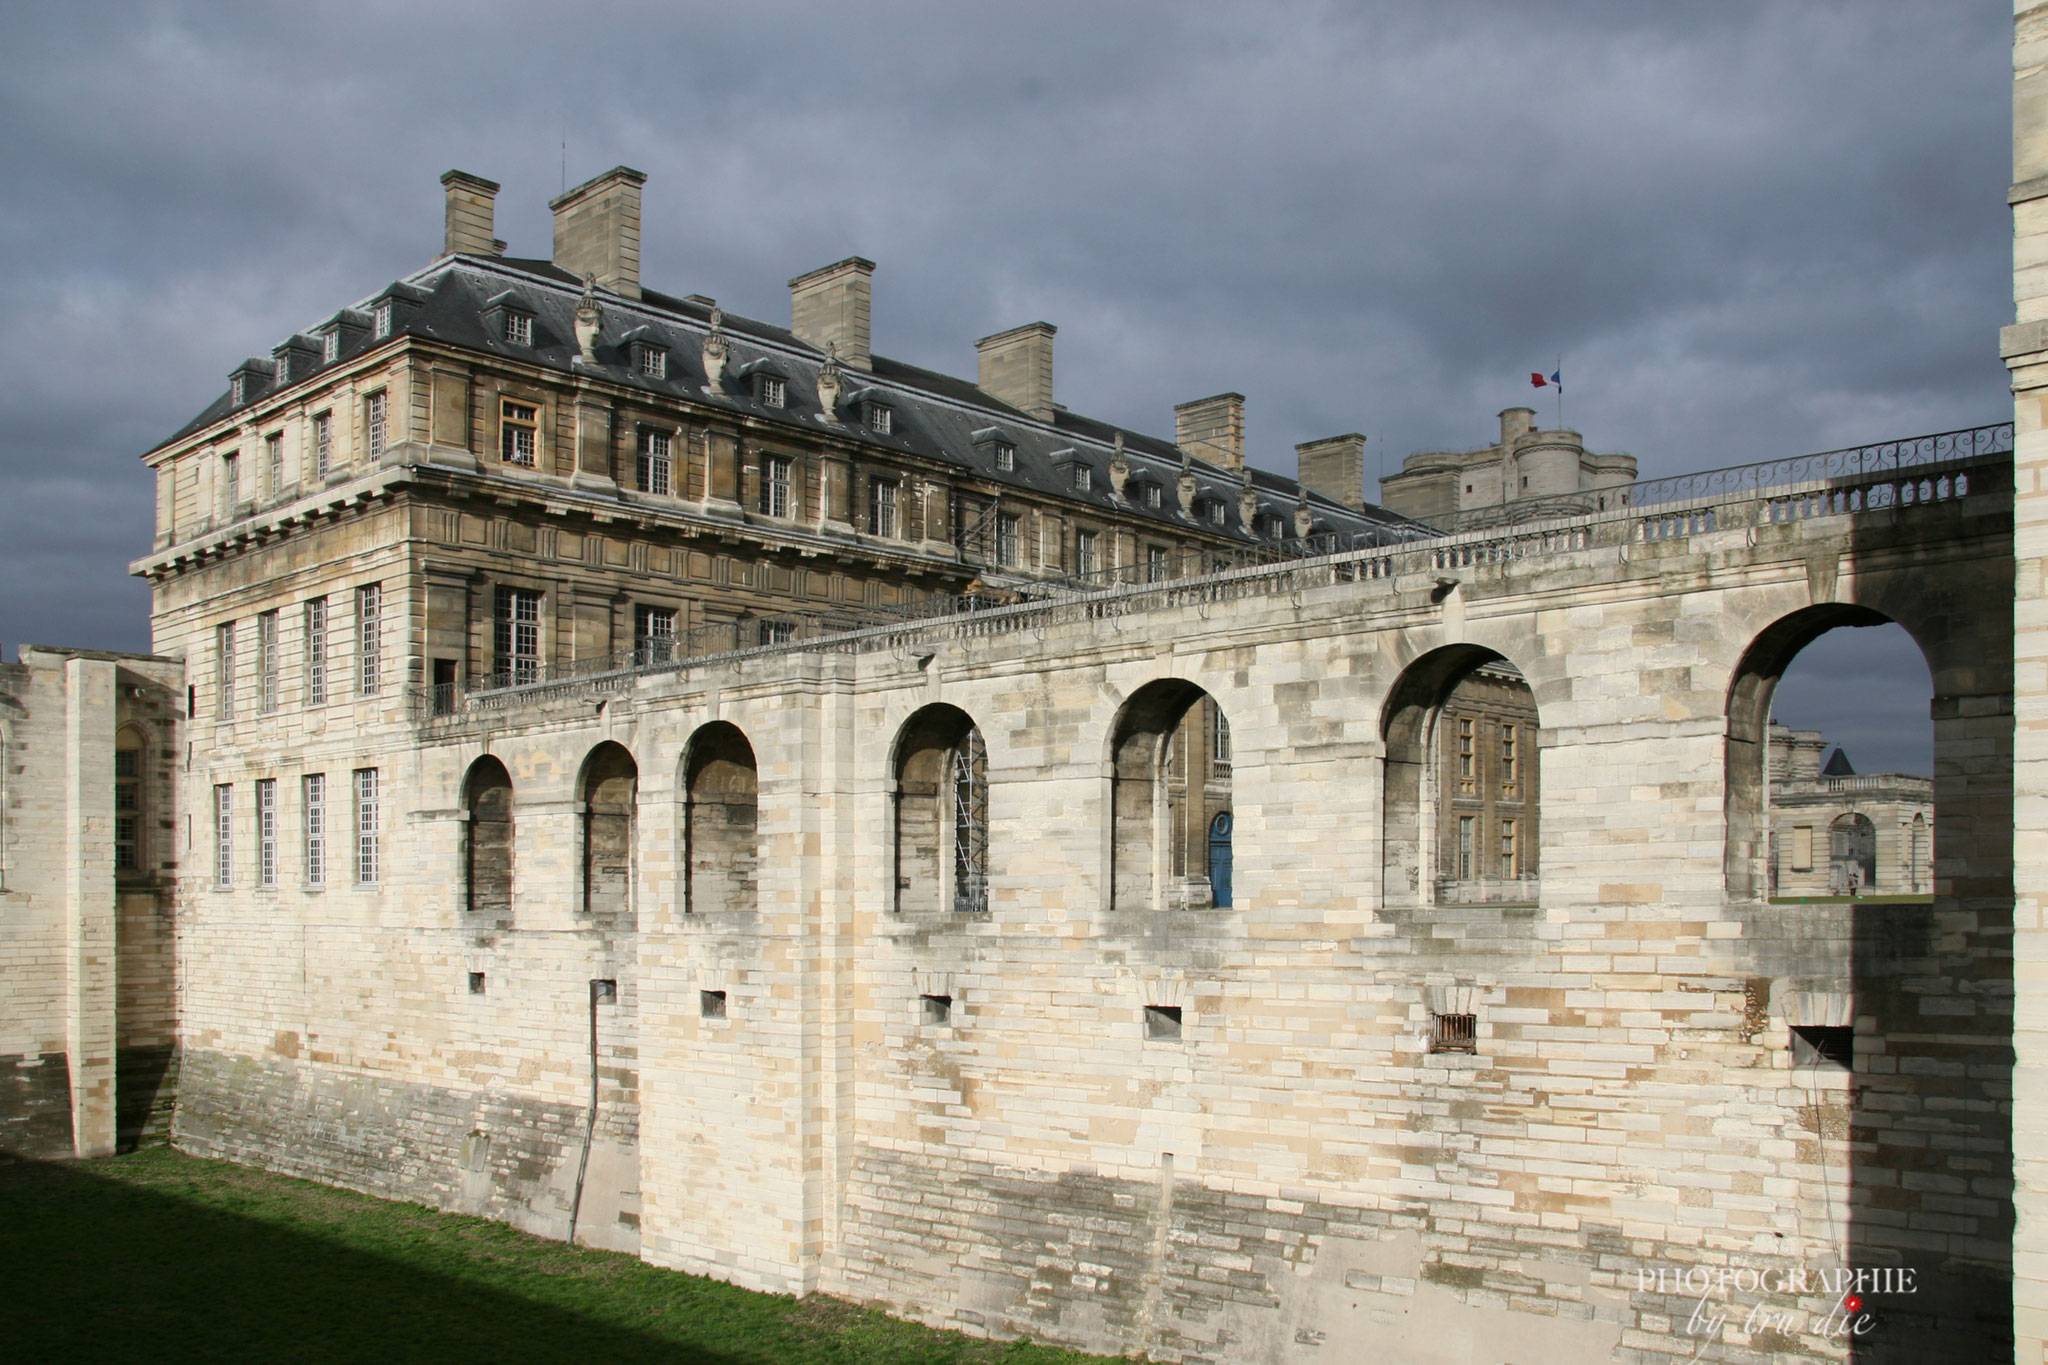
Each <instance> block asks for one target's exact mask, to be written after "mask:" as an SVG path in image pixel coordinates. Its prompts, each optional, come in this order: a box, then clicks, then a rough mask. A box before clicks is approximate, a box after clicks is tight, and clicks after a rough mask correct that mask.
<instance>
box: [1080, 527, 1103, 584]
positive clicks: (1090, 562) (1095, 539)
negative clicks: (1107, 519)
mask: <svg viewBox="0 0 2048 1365" xmlns="http://www.w3.org/2000/svg"><path fill="white" fill-rule="evenodd" d="M1100 539H1101V538H1100V537H1099V536H1097V535H1096V533H1095V532H1093V531H1076V532H1075V533H1074V572H1075V573H1078V574H1083V575H1085V574H1092V573H1094V572H1095V569H1096V546H1097V544H1098V543H1099V541H1100Z"/></svg>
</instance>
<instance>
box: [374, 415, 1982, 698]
mask: <svg viewBox="0 0 2048 1365" xmlns="http://www.w3.org/2000/svg"><path fill="white" fill-rule="evenodd" d="M2012 430H2013V429H2012V423H2010V422H2005V423H2000V424H1997V425H1993V426H1988V427H1971V428H1967V429H1964V430H1960V431H1951V432H1941V433H1937V434H1935V435H1931V436H1917V437H1912V438H1909V439H1906V440H1901V441H1887V442H1881V443H1878V444H1876V445H1868V446H1854V447H1847V448H1844V449H1842V450H1833V451H1823V452H1821V453H1819V454H1815V455H1802V456H1797V457H1793V458H1790V459H1781V460H1771V461H1765V462H1763V463H1760V464H1754V465H1739V466H1733V467H1730V468H1727V469H1716V470H1707V471H1705V472H1703V473H1699V474H1687V475H1681V476H1678V477H1675V478H1669V479H1652V480H1643V481H1639V482H1637V483H1634V484H1627V485H1622V486H1621V487H1620V488H1619V489H1608V490H1600V491H1601V493H1603V494H1606V495H1610V500H1609V502H1608V505H1607V507H1606V508H1605V509H1598V508H1596V509H1593V512H1592V515H1593V516H1594V518H1595V519H1594V520H1593V521H1592V522H1590V523H1587V522H1583V521H1582V522H1580V523H1578V524H1575V525H1563V526H1549V527H1543V528H1540V529H1538V528H1534V527H1528V523H1531V522H1535V521H1539V520H1542V519H1543V518H1544V517H1545V516H1563V517H1585V516H1587V515H1588V511H1587V509H1586V508H1585V507H1584V506H1582V505H1580V504H1583V503H1584V502H1585V501H1586V498H1587V497H1588V496H1589V495H1575V497H1574V498H1572V499H1537V500H1532V501H1531V502H1530V503H1525V504H1517V505H1516V506H1518V507H1520V508H1523V509H1527V510H1525V511H1524V513H1523V514H1521V515H1518V516H1517V517H1516V518H1515V520H1514V522H1513V523H1509V522H1505V521H1501V520H1498V519H1496V520H1494V521H1491V522H1486V523H1484V524H1483V525H1481V524H1461V523H1462V522H1463V521H1464V520H1466V518H1464V517H1462V516H1461V517H1458V518H1449V519H1439V520H1438V521H1437V522H1435V523H1432V524H1429V525H1425V524H1423V523H1421V522H1414V521H1405V520H1404V521H1400V522H1394V523H1390V524H1387V525H1384V526H1381V527H1377V528H1374V529H1372V530H1368V531H1363V532H1357V533H1334V534H1322V535H1316V536H1311V537H1308V538H1305V539H1296V540H1285V541H1275V542H1266V543H1261V544H1253V545H1240V546H1232V547H1228V548H1211V549H1203V550H1198V551H1190V552H1186V553H1183V554H1179V555H1174V556H1169V557H1167V558H1165V559H1163V560H1149V561H1148V562H1147V563H1144V564H1128V565H1118V566H1114V567H1110V568H1104V569H1100V570H1096V571H1094V572H1091V573H1082V574H1070V575H1067V576H1065V577H1061V578H1052V579H1025V578H1023V577H1021V576H1015V575H1014V573H1013V572H1012V573H1010V574H1009V575H1008V576H1002V575H1003V571H994V575H992V576H993V581H990V582H987V583H984V582H982V581H980V580H977V581H976V583H975V584H974V585H972V590H970V591H966V592H959V593H941V594H937V595H934V596H931V597H925V598H920V599H918V600H916V601H913V602H906V603H901V604H897V605H891V606H862V607H840V608H828V609H822V610H818V609H813V610H803V611H791V612H784V613H778V614H773V615H762V616H744V615H743V616H740V617H737V618H734V619H731V620H725V621H713V622H706V623H703V624H700V625H697V626H693V627H691V628H689V629H688V630H685V631H682V632H679V633H678V634H676V635H675V636H673V637H669V638H663V639H657V640H649V641H643V642H642V643H641V644H640V645H638V646H637V647H635V648H634V649H631V650H625V651H621V652H619V653H616V654H609V655H600V656H597V657H594V658H586V659H577V660H571V661H567V662H559V663H545V664H543V663H535V664H533V665H531V666H527V667H522V668H519V669H517V670H515V671H510V672H505V673H498V674H491V675H487V676H484V677H479V678H474V679H470V680H468V681H466V682H458V683H441V684H436V685H433V686H429V687H415V688H413V689H411V697H412V702H413V708H414V715H415V717H416V718H417V719H419V720H421V721H431V720H433V719H436V718H440V717H450V716H458V715H462V714H465V713H468V712H474V711H479V710H497V709H503V708H506V707H510V706H514V705H518V704H521V703H523V702H525V701H528V700H541V699H544V698H546V697H548V696H552V695H556V694H558V693H560V692H562V691H565V690H574V691H578V692H581V691H587V690H591V689H597V690H611V689H617V688H623V687H626V686H629V685H630V684H631V682H632V680H633V679H634V678H636V677H639V676H642V675H646V674H653V673H668V672H676V671H679V670H681V669H683V668H688V667H695V666H698V665H702V664H706V663H714V662H718V661H721V660H729V659H741V658H747V657H752V656H757V655H763V654H770V653H779V652H784V651H787V650H791V649H810V650H818V649H824V650H830V651H835V652H848V653H859V652H865V651H868V650H872V649H878V648H892V647H898V646H905V647H907V646H910V645H912V644H914V643H917V642H921V641H928V642H937V641H939V640H943V639H961V638H968V637H976V636H984V635H994V634H999V633H1005V632H1008V631H1012V630H1015V629H1018V628H1020V627H1024V626H1043V625H1045V624H1048V622H1049V618H1052V617H1059V618H1065V617H1073V618H1075V619H1083V620H1089V621H1110V620H1114V619H1116V618H1118V617H1121V616H1124V615H1128V614H1130V613H1133V612H1140V611H1152V610H1158V609H1163V608H1170V607H1175V606H1186V605H1194V604H1208V603H1215V602H1223V601H1231V600H1237V599H1240V598H1245V597H1255V596H1268V595H1274V594H1286V593H1298V592H1300V591H1302V590H1303V589H1305V588H1310V587H1318V586H1325V585H1328V584H1331V583H1340V582H1363V581H1370V580H1382V579H1388V578H1391V577H1393V576H1395V575H1396V574H1397V573H1406V572H1409V571H1411V570H1424V569H1434V570H1443V569H1454V568H1464V567H1469V566H1474V565H1483V564H1495V563H1507V562H1511V561H1516V560H1522V559H1528V558H1533V557H1537V556H1543V555H1551V554H1558V553H1565V552H1569V551H1575V550H1585V549H1589V548H1591V547H1593V545H1594V544H1595V543H1596V540H1597V542H1598V543H1602V544H1605V543H1607V541H1608V540H1609V539H1611V536H1612V534H1613V533H1612V531H1611V529H1610V530H1609V531H1605V532H1602V533H1601V535H1599V536H1597V537H1596V535H1595V530H1596V528H1599V527H1600V526H1601V525H1602V522H1603V520H1609V519H1612V518H1613V517H1614V515H1615V514H1617V513H1620V514H1624V516H1623V520H1625V521H1626V522H1627V526H1626V529H1625V530H1624V531H1623V533H1622V534H1623V538H1625V539H1628V540H1638V539H1641V540H1659V539H1665V538H1671V537H1677V536H1683V535H1691V534H1698V533H1701V532H1704V531H1711V530H1714V529H1716V528H1717V527H1720V526H1723V525H1734V524H1739V523H1742V522H1746V521H1747V520H1756V521H1759V522H1764V521H1768V522H1777V521H1782V520H1794V519H1805V518H1808V517H1812V516H1824V515H1836V514H1842V513H1848V512H1856V511H1864V510H1871V509H1875V508H1879V507H1884V506H1905V505H1913V504H1916V503H1919V502H1935V501H1943V500H1947V499H1949V498H1957V497H1962V496H1964V495H1965V494H1966V493H1967V492H1968V489H1969V482H1968V476H1967V475H1966V474H1962V473H1959V472H1956V471H1952V470H1936V469H1935V468H1934V467H1935V466H1939V465H1943V464H1946V463H1948V462H1953V461H1962V460H1968V459H1972V458H1978V457H1982V456H1988V455H1996V454H2003V453H2006V452H2009V451H2010V450H2011V449H2012ZM1918 469H1926V470H1928V471H1929V476H1928V477H1926V478H1915V477H1912V476H1911V475H1910V474H1909V475H1908V477H1907V478H1905V479H1898V478H1895V477H1893V475H1895V474H1896V473H1899V472H1905V471H1912V470H1918ZM1859 477H1862V478H1866V479H1874V480H1875V482H1870V483H1867V484H1862V485H1857V486H1853V487H1851V488H1848V489H1843V488H1840V487H1835V488H1827V487H1817V488H1808V489H1805V490H1801V491H1798V492H1796V493H1792V492H1788V495H1787V496H1786V497H1782V498H1774V497H1772V496H1770V490H1772V489H1776V488H1788V490H1789V489H1790V488H1791V487H1792V486H1794V485H1798V484H1801V483H1806V484H1816V485H1818V484H1824V483H1825V482H1826V481H1827V480H1831V479H1832V480H1840V479H1851V480H1853V479H1857V478H1859ZM1615 494H1622V495H1625V496H1622V497H1613V496H1611V495H1615ZM1716 497H1719V498H1723V499H1725V500H1726V505H1727V507H1728V509H1729V510H1728V512H1727V514H1726V515H1723V514H1722V513H1720V512H1717V511H1716V510H1715V509H1714V508H1712V507H1694V508H1683V509H1680V508H1676V507H1674V509H1673V510H1672V511H1671V512H1670V513H1668V514H1664V515H1652V516H1648V517H1643V516H1640V515H1639V513H1640V512H1641V511H1642V510H1644V509H1649V508H1654V507H1657V506H1660V505H1669V504H1678V503H1681V502H1684V501H1687V500H1707V501H1711V500H1712V499H1714V498H1716ZM1744 502H1749V503H1753V504H1754V506H1752V507H1751V508H1749V509H1748V510H1747V511H1742V512H1740V513H1739V514H1738V512H1737V509H1736V505H1737V504H1739V503H1744ZM1567 503H1569V504H1571V506H1570V508H1569V510H1566V504H1567ZM1502 510H1503V509H1500V508H1492V509H1480V510H1479V512H1475V513H1474V514H1471V518H1470V519H1471V520H1473V521H1477V520H1478V519H1479V515H1480V512H1485V513H1493V514H1498V513H1500V512H1501V511H1502ZM1603 512H1604V513H1605V517H1604V518H1603V516H1602V513H1603ZM1454 526H1455V529H1453V527H1454ZM1511 526H1512V527H1516V528H1522V527H1527V529H1512V530H1510V529H1509V528H1510V527H1511ZM1488 529H1501V530H1505V531H1508V533H1507V534H1505V535H1501V536H1494V537H1488V536H1484V535H1480V534H1476V533H1477V532H1480V531H1483V530H1488Z"/></svg>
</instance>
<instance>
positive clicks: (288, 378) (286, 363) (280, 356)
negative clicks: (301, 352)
mask: <svg viewBox="0 0 2048 1365" xmlns="http://www.w3.org/2000/svg"><path fill="white" fill-rule="evenodd" d="M270 382H271V383H273V384H275V385H277V386H278V387H279V388H280V389H281V388H283V387H284V386H285V385H287V384H289V383H291V382H292V357H291V353H290V352H289V351H279V352H278V353H277V358H276V359H275V360H273V361H272V362H271V370H270Z"/></svg>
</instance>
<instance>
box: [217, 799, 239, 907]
mask: <svg viewBox="0 0 2048 1365" xmlns="http://www.w3.org/2000/svg"><path fill="white" fill-rule="evenodd" d="M213 884H214V885H215V886H217V887H219V888H221V889H222V890H226V889H227V888H228V887H230V886H233V885H234V884H235V789H234V787H233V786H232V785H225V786H219V787H215V788H214V789H213Z"/></svg>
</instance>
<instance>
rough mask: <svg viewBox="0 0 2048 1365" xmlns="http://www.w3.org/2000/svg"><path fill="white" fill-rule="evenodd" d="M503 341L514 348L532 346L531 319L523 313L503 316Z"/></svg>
mask: <svg viewBox="0 0 2048 1365" xmlns="http://www.w3.org/2000/svg"><path fill="white" fill-rule="evenodd" d="M505 340H507V341H509V342H511V343H512V344H513V345H514V346H531V345H533V319H532V318H531V317H529V316H527V315H526V314H525V313H507V314H505Z"/></svg>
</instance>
